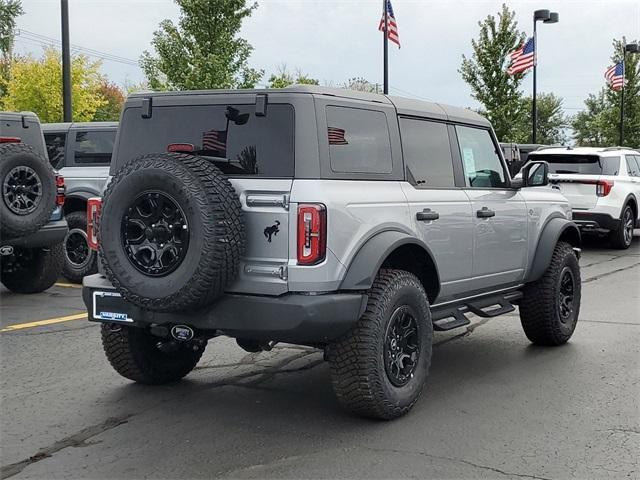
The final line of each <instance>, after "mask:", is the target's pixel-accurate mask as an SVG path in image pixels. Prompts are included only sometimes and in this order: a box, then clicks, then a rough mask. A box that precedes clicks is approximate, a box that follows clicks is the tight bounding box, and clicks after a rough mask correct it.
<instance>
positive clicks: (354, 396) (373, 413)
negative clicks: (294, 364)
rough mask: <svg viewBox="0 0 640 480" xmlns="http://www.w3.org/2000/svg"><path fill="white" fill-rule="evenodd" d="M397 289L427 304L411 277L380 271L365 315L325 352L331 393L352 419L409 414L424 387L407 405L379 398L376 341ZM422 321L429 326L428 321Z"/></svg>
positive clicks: (391, 271) (380, 388) (419, 286)
mask: <svg viewBox="0 0 640 480" xmlns="http://www.w3.org/2000/svg"><path fill="white" fill-rule="evenodd" d="M398 285H410V286H411V287H413V288H416V289H419V290H420V291H421V292H422V294H423V295H424V298H425V301H427V296H426V293H424V289H423V287H422V284H421V283H420V280H418V278H417V277H415V275H413V274H411V273H409V272H406V271H403V270H393V269H382V270H380V272H379V273H378V276H377V277H376V279H375V281H374V283H373V285H372V287H371V289H370V290H369V292H368V295H369V299H368V303H367V307H366V310H365V312H364V313H363V315H362V316H361V317H360V319H359V320H358V321H357V323H356V324H355V326H354V327H353V328H352V330H351V331H350V332H349V333H348V334H347V335H346V336H344V337H343V338H341V339H340V340H338V341H337V342H335V343H334V344H332V345H330V348H329V351H328V360H329V364H330V369H331V381H332V385H333V390H334V392H335V394H336V396H337V398H338V401H339V402H340V404H341V405H342V406H343V407H344V408H346V409H347V410H349V411H351V412H352V413H355V414H356V415H360V416H363V417H371V418H379V419H393V418H397V417H400V416H402V415H404V414H405V413H407V412H408V411H409V410H411V408H412V407H413V405H414V404H415V403H416V402H417V401H418V399H419V397H420V394H421V393H422V390H423V387H424V384H423V385H422V386H421V387H420V389H419V391H418V392H417V395H415V397H414V398H413V399H412V400H411V402H410V403H409V404H406V405H394V404H393V403H391V402H390V401H389V399H388V398H386V397H385V395H384V394H383V392H384V390H383V387H382V383H381V379H380V375H379V374H378V371H377V369H379V368H380V367H381V368H382V369H383V370H384V365H383V363H382V362H378V361H377V359H378V358H380V355H381V354H380V351H379V347H378V339H379V336H380V335H384V331H385V330H384V328H385V327H384V325H383V322H384V319H383V312H384V310H385V308H386V307H387V306H388V305H389V303H390V302H391V301H392V300H393V299H392V297H391V293H392V292H393V290H392V288H393V287H394V286H398ZM427 302H428V301H427ZM426 320H428V323H429V325H431V319H430V318H429V319H426Z"/></svg>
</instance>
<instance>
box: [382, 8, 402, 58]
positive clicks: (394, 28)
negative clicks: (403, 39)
mask: <svg viewBox="0 0 640 480" xmlns="http://www.w3.org/2000/svg"><path fill="white" fill-rule="evenodd" d="M384 8H385V9H386V13H387V23H388V24H389V28H388V29H387V28H385V25H384V14H385V12H384V10H383V11H382V18H381V19H380V25H379V26H378V30H380V31H381V32H384V31H385V30H386V31H387V38H388V39H389V40H391V41H392V42H393V43H395V44H396V45H398V48H400V36H399V35H398V24H397V23H396V17H395V16H394V15H393V7H392V6H391V0H385V2H384Z"/></svg>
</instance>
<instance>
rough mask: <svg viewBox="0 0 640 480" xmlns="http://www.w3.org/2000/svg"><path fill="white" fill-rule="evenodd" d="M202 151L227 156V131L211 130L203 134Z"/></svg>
mask: <svg viewBox="0 0 640 480" xmlns="http://www.w3.org/2000/svg"><path fill="white" fill-rule="evenodd" d="M202 149H203V150H214V151H216V152H219V153H222V156H226V152H227V131H226V130H209V131H208V132H204V133H203V134H202Z"/></svg>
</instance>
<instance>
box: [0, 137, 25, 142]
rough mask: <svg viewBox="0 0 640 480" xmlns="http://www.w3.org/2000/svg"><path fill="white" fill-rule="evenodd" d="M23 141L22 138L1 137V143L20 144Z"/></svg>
mask: <svg viewBox="0 0 640 480" xmlns="http://www.w3.org/2000/svg"><path fill="white" fill-rule="evenodd" d="M20 142H22V139H21V138H20V137H0V143H20Z"/></svg>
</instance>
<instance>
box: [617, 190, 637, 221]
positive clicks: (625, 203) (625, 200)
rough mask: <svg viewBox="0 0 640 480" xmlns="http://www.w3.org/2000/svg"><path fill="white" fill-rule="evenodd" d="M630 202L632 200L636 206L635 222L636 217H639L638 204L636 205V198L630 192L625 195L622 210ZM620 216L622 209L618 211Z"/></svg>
mask: <svg viewBox="0 0 640 480" xmlns="http://www.w3.org/2000/svg"><path fill="white" fill-rule="evenodd" d="M630 202H633V203H634V204H635V206H636V218H635V219H634V220H635V221H636V222H637V221H638V218H640V205H638V199H637V198H636V196H635V195H634V194H633V193H630V194H629V195H627V198H625V199H624V203H623V204H622V209H623V210H624V207H626V206H627V205H629V203H630ZM620 218H622V210H621V211H620Z"/></svg>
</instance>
